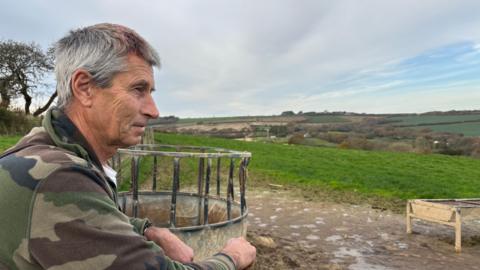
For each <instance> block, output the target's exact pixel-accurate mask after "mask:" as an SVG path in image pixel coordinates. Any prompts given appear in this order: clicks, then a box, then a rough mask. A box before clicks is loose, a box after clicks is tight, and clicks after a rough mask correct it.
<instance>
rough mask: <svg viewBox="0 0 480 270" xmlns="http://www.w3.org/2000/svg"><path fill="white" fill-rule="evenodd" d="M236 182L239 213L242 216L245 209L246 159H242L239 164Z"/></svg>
mask: <svg viewBox="0 0 480 270" xmlns="http://www.w3.org/2000/svg"><path fill="white" fill-rule="evenodd" d="M238 180H239V183H240V211H241V213H242V215H243V213H244V211H245V207H246V202H245V182H246V181H247V159H246V158H242V161H241V163H240V171H239V177H238Z"/></svg>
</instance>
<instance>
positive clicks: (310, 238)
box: [305, 234, 320, 240]
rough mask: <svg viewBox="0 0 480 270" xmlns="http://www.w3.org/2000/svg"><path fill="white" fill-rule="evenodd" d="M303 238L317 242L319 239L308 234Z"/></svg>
mask: <svg viewBox="0 0 480 270" xmlns="http://www.w3.org/2000/svg"><path fill="white" fill-rule="evenodd" d="M305 238H307V239H308V240H319V239H320V237H318V236H317V235H313V234H309V235H307V237H305Z"/></svg>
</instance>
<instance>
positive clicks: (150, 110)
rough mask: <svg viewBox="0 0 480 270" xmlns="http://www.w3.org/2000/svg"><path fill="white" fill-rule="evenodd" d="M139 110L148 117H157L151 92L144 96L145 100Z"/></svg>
mask: <svg viewBox="0 0 480 270" xmlns="http://www.w3.org/2000/svg"><path fill="white" fill-rule="evenodd" d="M141 112H142V114H144V115H146V116H148V117H149V118H157V117H158V116H159V115H160V113H159V112H158V109H157V105H155V101H154V100H153V96H152V94H151V93H149V94H148V95H147V96H146V97H145V102H144V104H143V106H142V108H141Z"/></svg>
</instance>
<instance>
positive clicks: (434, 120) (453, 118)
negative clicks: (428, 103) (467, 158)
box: [388, 114, 480, 126]
mask: <svg viewBox="0 0 480 270" xmlns="http://www.w3.org/2000/svg"><path fill="white" fill-rule="evenodd" d="M388 119H389V120H394V121H399V122H397V123H395V124H394V125H401V126H407V125H408V126H414V125H423V124H438V123H458V122H465V121H479V122H480V114H468V115H409V116H394V117H389V118H388Z"/></svg>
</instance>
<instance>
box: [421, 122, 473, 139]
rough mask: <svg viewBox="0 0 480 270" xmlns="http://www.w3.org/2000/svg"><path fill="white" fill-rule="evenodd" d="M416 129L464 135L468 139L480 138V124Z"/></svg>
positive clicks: (446, 125)
mask: <svg viewBox="0 0 480 270" xmlns="http://www.w3.org/2000/svg"><path fill="white" fill-rule="evenodd" d="M416 128H420V129H423V128H428V129H431V130H433V131H437V132H450V133H462V134H463V135H465V136H467V137H474V136H480V122H471V123H458V124H443V125H425V126H418V127H416Z"/></svg>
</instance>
